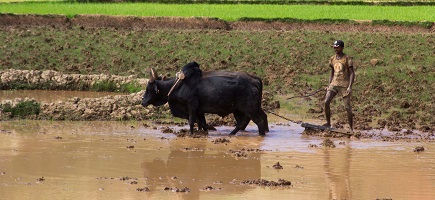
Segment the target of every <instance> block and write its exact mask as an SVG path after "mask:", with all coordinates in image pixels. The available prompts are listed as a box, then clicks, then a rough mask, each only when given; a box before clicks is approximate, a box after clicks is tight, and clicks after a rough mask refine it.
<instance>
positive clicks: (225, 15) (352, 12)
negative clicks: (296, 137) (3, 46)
mask: <svg viewBox="0 0 435 200" xmlns="http://www.w3.org/2000/svg"><path fill="white" fill-rule="evenodd" d="M0 13H15V14H62V15H67V16H69V17H73V16H75V15H77V14H103V15H124V16H125V15H130V16H177V17H213V18H219V19H223V20H228V21H235V20H238V19H240V18H265V19H273V18H296V19H303V20H318V19H350V20H389V21H411V22H412V21H430V22H434V21H435V15H433V13H435V6H372V5H270V4H257V5H252V4H251V5H250V4H156V3H122V4H120V3H106V4H98V3H86V4H79V3H15V4H0Z"/></svg>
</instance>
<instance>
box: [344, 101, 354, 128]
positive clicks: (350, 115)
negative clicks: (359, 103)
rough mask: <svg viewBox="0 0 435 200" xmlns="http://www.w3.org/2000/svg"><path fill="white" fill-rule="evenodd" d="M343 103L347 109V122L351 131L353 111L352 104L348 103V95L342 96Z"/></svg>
mask: <svg viewBox="0 0 435 200" xmlns="http://www.w3.org/2000/svg"><path fill="white" fill-rule="evenodd" d="M344 103H345V106H346V111H347V122H348V123H349V127H350V131H352V132H353V113H352V106H351V105H350V96H347V97H345V98H344Z"/></svg>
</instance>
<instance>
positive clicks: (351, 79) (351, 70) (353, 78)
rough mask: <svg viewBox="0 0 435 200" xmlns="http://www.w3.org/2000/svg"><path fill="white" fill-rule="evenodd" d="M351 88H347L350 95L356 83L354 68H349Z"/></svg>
mask: <svg viewBox="0 0 435 200" xmlns="http://www.w3.org/2000/svg"><path fill="white" fill-rule="evenodd" d="M349 75H350V76H349V86H348V87H347V93H348V94H350V93H351V92H352V85H353V82H354V81H355V70H353V66H350V67H349Z"/></svg>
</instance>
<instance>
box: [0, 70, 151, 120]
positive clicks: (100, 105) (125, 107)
mask: <svg viewBox="0 0 435 200" xmlns="http://www.w3.org/2000/svg"><path fill="white" fill-rule="evenodd" d="M98 82H113V83H116V85H118V86H119V85H122V84H126V83H131V82H135V83H138V84H141V85H145V84H146V82H147V79H138V78H135V77H133V76H129V77H125V76H116V75H105V74H101V75H81V74H63V73H60V72H56V71H53V70H46V71H39V70H13V69H9V70H5V71H0V88H3V89H8V88H13V86H17V85H28V87H30V86H31V87H33V88H35V89H41V88H44V89H50V90H59V89H68V90H71V89H73V90H81V89H83V88H92V85H94V84H96V83H98ZM142 95H143V91H142V92H138V93H134V94H130V95H116V96H106V97H102V98H83V99H80V98H78V97H75V98H71V99H70V100H68V101H65V102H61V101H60V102H56V103H40V111H39V114H37V115H33V116H28V117H29V118H32V119H52V120H129V119H144V118H145V119H146V118H147V116H150V115H153V113H154V109H144V108H143V107H142V106H141V104H140V103H141V98H142ZM22 102H35V101H34V100H32V99H19V98H18V99H14V100H5V101H3V102H1V103H0V108H6V107H12V108H14V107H16V106H17V105H18V104H19V103H22ZM10 115H11V113H10V112H4V111H3V110H1V109H0V120H2V119H3V120H5V119H9V117H10Z"/></svg>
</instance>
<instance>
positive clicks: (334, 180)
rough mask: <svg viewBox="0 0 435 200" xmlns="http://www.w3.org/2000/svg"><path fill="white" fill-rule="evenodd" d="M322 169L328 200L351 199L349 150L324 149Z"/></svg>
mask: <svg viewBox="0 0 435 200" xmlns="http://www.w3.org/2000/svg"><path fill="white" fill-rule="evenodd" d="M322 151H323V161H324V163H323V168H324V173H325V180H326V186H327V187H328V190H329V199H352V190H351V188H350V185H351V184H350V165H351V161H352V159H351V148H350V147H349V146H346V147H345V148H342V149H340V150H336V149H330V148H324V149H322Z"/></svg>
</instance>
